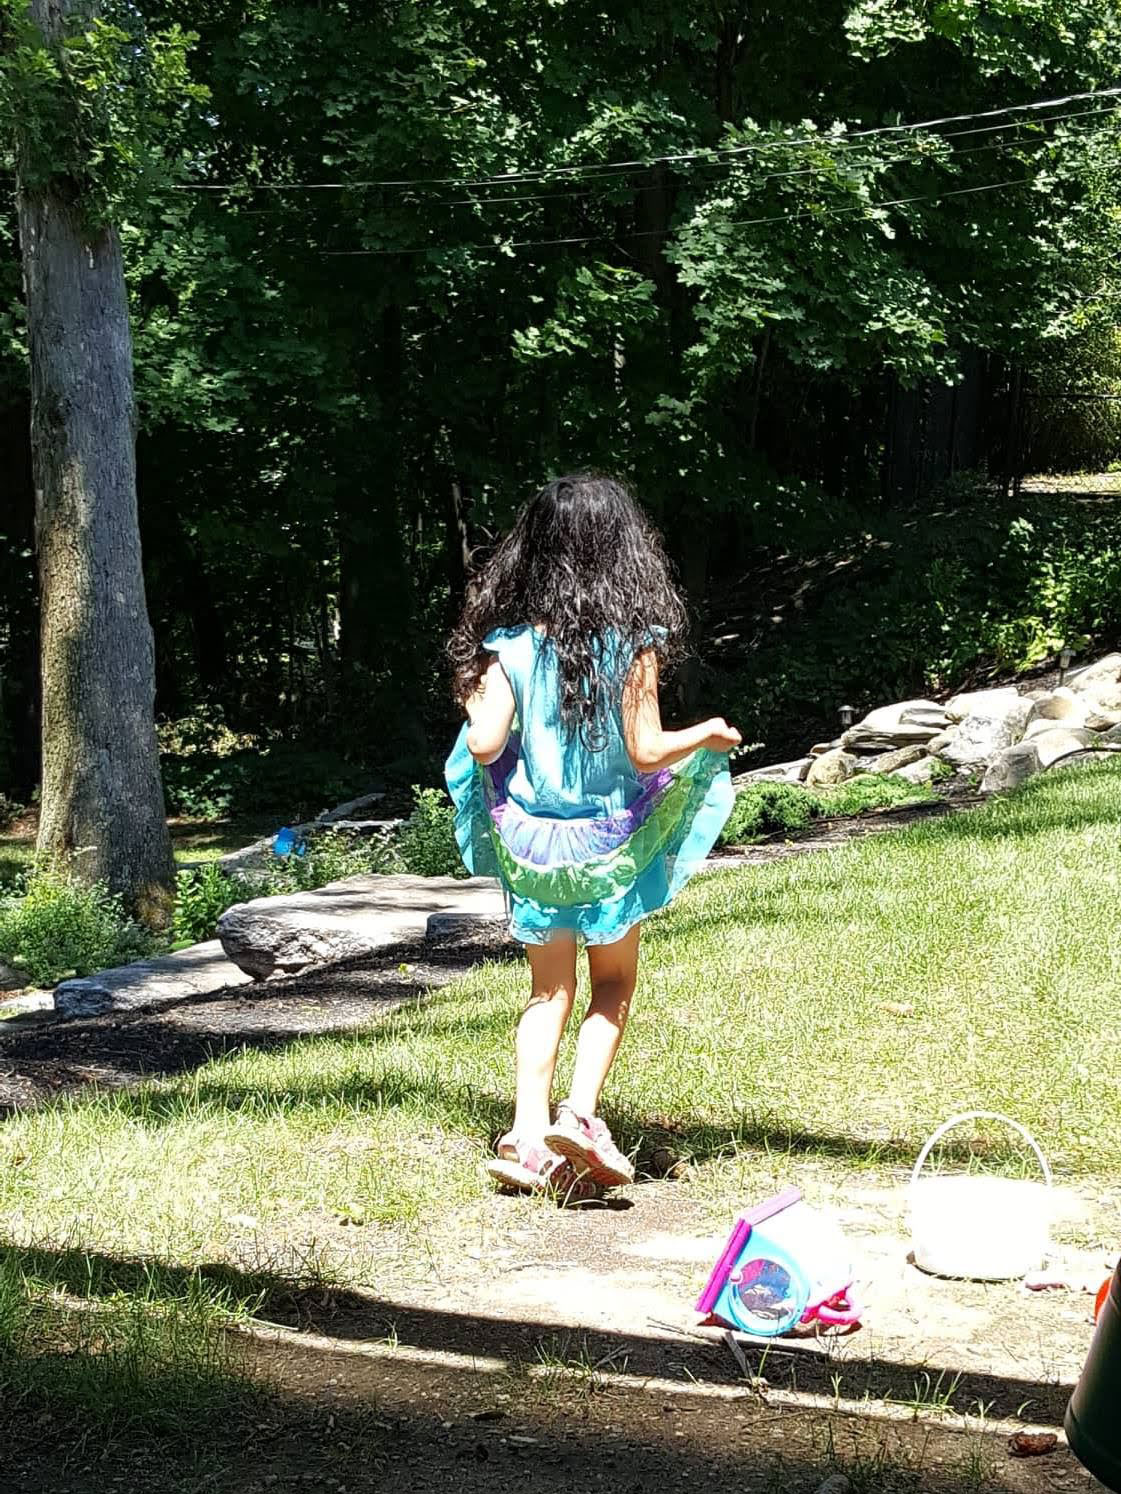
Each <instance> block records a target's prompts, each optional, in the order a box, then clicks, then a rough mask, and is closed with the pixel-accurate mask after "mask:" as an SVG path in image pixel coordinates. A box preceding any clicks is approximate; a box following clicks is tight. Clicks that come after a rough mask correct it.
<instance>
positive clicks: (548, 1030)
mask: <svg viewBox="0 0 1121 1494" xmlns="http://www.w3.org/2000/svg"><path fill="white" fill-rule="evenodd" d="M526 954H527V955H528V957H529V968H530V973H531V975H532V979H533V987H532V993H531V995H530V998H529V1005H528V1006H527V1007H526V1009H525V1011H524V1012H523V1013H522V1017H521V1021H520V1022H519V1023H518V1035H517V1040H516V1042H515V1055H516V1059H517V1098H516V1101H515V1108H514V1128H513V1129H514V1134H515V1135H517V1136H523V1137H527V1138H534V1137H539V1136H543V1135H544V1134H545V1131H546V1130H547V1128H548V1126H549V1122H550V1119H551V1112H550V1108H549V1102H550V1098H551V1096H552V1091H553V1074H554V1072H555V1071H556V1067H557V1053H558V1052H559V1050H560V1043H561V1038H562V1036H563V1035H564V1029H565V1026H566V1025H567V1023H568V1019H569V1017H570V1016H571V1015H572V1003H573V1001H574V1000H575V999H576V940H575V939H552V940H550V941H549V943H548V944H530V945H527V947H526Z"/></svg>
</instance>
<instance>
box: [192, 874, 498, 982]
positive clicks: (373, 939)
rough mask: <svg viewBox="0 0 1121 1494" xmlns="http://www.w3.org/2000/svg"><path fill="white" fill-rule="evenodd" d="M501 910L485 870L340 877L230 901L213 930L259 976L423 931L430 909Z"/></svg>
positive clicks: (484, 914) (483, 914) (407, 939)
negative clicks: (309, 888)
mask: <svg viewBox="0 0 1121 1494" xmlns="http://www.w3.org/2000/svg"><path fill="white" fill-rule="evenodd" d="M503 911H504V904H503V900H502V893H501V890H500V888H499V885H498V883H497V882H495V881H493V880H492V879H491V878H489V877H468V878H467V879H466V880H458V879H457V878H455V877H407V876H373V875H370V876H360V877H346V878H344V880H343V881H341V882H331V883H329V884H328V885H327V886H326V887H319V888H317V889H316V890H315V891H314V892H295V893H289V894H283V895H281V896H279V897H259V898H254V899H253V900H252V901H251V902H247V903H237V904H235V906H234V907H232V908H228V909H227V910H226V912H225V913H223V914H222V917H221V918H220V919H219V921H218V938H219V939H220V940H221V941H222V947H223V949H224V950H225V951H226V955H227V956H228V958H229V959H231V960H232V961H233V962H234V964H235V965H237V966H238V967H239V968H240V969H242V970H244V971H245V973H246V974H247V975H250V976H252V977H253V979H254V980H267V979H268V977H269V976H270V975H292V974H295V972H296V971H298V970H306V969H307V968H308V967H309V966H310V965H321V964H324V963H325V962H327V961H328V960H342V959H351V958H353V957H354V956H356V955H364V954H371V953H373V951H375V950H378V949H384V948H385V947H386V946H387V945H390V944H407V943H412V942H413V941H415V940H418V939H423V938H424V937H425V934H426V932H427V928H428V920H429V918H430V917H431V916H432V915H433V914H443V913H455V914H461V915H475V916H477V917H479V918H482V919H492V918H494V917H497V916H501V915H502V913H503Z"/></svg>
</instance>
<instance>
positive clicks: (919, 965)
mask: <svg viewBox="0 0 1121 1494" xmlns="http://www.w3.org/2000/svg"><path fill="white" fill-rule="evenodd" d="M1119 841H1121V766H1119V765H1117V764H1115V763H1113V762H1110V763H1108V764H1106V765H1102V766H1092V767H1079V768H1075V769H1069V770H1067V771H1064V772H1057V773H1055V774H1053V775H1050V776H1047V777H1043V778H1040V779H1037V780H1035V781H1034V782H1033V783H1031V784H1030V785H1029V786H1028V787H1027V788H1026V789H1024V790H1022V791H1021V792H1020V793H1018V794H1017V795H1015V796H1014V797H1011V798H1009V799H1006V800H1000V801H994V802H991V803H989V804H988V805H986V806H985V807H984V808H982V809H980V810H978V811H976V812H973V813H969V814H962V815H956V816H950V817H946V818H943V819H940V820H937V821H934V822H929V823H925V824H923V825H921V826H918V827H915V828H913V829H910V830H907V831H903V832H899V833H896V834H891V835H885V836H879V837H870V838H868V839H866V840H863V841H861V842H858V843H854V844H852V845H850V846H848V847H846V848H845V849H843V850H839V851H836V852H833V853H830V854H821V855H814V856H807V857H804V858H797V859H792V860H787V861H783V862H778V863H775V864H773V865H770V866H767V867H762V868H744V869H736V870H729V871H725V872H721V873H718V874H713V875H711V876H706V877H704V878H702V879H699V880H698V881H697V882H695V883H694V884H693V886H692V887H691V888H690V890H689V891H688V893H687V894H686V895H684V896H683V897H682V898H681V899H680V900H679V902H678V903H677V904H676V905H675V907H674V908H673V909H672V911H671V912H670V913H669V914H668V915H666V916H664V917H663V918H661V919H659V920H657V921H656V922H655V923H653V924H652V925H651V927H650V928H649V930H648V931H647V935H646V939H645V954H644V961H643V966H642V973H641V979H640V990H639V993H638V998H637V1001H636V1006H635V1015H634V1018H633V1022H632V1026H631V1030H630V1032H629V1034H628V1037H627V1041H626V1044H625V1046H624V1049H623V1053H622V1056H621V1058H620V1061H619V1064H618V1067H617V1070H616V1072H615V1074H614V1076H613V1079H612V1083H611V1088H610V1102H609V1112H608V1113H609V1118H610V1119H611V1121H612V1122H613V1124H614V1125H615V1127H616V1129H617V1132H618V1134H619V1136H620V1137H621V1139H622V1141H623V1143H624V1144H625V1145H626V1146H627V1147H630V1148H635V1149H637V1150H638V1153H639V1155H640V1158H641V1157H642V1156H643V1155H644V1154H645V1152H646V1150H647V1149H648V1148H649V1146H650V1144H651V1142H652V1141H659V1142H661V1141H666V1140H667V1139H668V1140H671V1141H672V1144H673V1145H674V1146H675V1147H676V1149H677V1150H679V1151H681V1152H685V1153H688V1154H689V1155H691V1156H692V1157H693V1158H694V1159H695V1161H696V1163H697V1166H696V1168H695V1170H694V1171H693V1172H692V1174H691V1175H690V1176H689V1178H687V1179H686V1180H685V1181H684V1182H683V1183H682V1185H681V1186H682V1187H684V1188H692V1189H696V1190H698V1192H699V1194H700V1196H702V1197H704V1198H705V1199H706V1200H707V1201H709V1202H710V1203H711V1205H712V1217H713V1222H714V1225H715V1226H716V1227H719V1225H720V1222H721V1220H723V1219H724V1218H726V1217H727V1213H728V1210H729V1208H732V1207H735V1206H738V1205H742V1204H743V1203H744V1202H745V1201H746V1199H748V1198H749V1197H751V1196H752V1195H753V1194H755V1193H758V1192H761V1191H762V1190H763V1189H765V1188H768V1187H770V1186H771V1185H772V1184H773V1182H774V1181H775V1180H776V1179H784V1180H789V1177H790V1174H791V1171H792V1170H795V1169H796V1168H797V1165H798V1163H797V1160H796V1159H797V1157H807V1156H808V1157H813V1158H817V1159H821V1162H822V1165H825V1166H827V1167H828V1168H830V1169H831V1170H832V1171H834V1172H835V1173H837V1174H838V1175H841V1176H843V1175H845V1174H850V1173H851V1172H852V1171H854V1170H857V1169H860V1170H864V1171H871V1172H873V1173H875V1172H876V1171H878V1170H882V1169H891V1170H892V1172H893V1175H897V1173H898V1169H899V1168H900V1167H902V1166H904V1165H906V1164H907V1163H908V1162H910V1161H911V1160H912V1159H913V1157H914V1155H915V1153H916V1152H917V1150H918V1147H919V1145H920V1143H921V1142H922V1140H923V1138H924V1137H925V1135H926V1134H927V1133H928V1132H929V1131H930V1130H932V1129H933V1127H934V1126H935V1125H936V1124H937V1123H938V1122H939V1121H941V1120H942V1119H944V1118H945V1117H946V1116H948V1115H949V1114H950V1113H951V1112H953V1111H955V1110H958V1109H972V1108H984V1109H996V1110H1002V1111H1007V1112H1009V1113H1010V1114H1012V1115H1013V1116H1015V1117H1017V1118H1018V1119H1020V1120H1021V1121H1023V1122H1025V1123H1026V1124H1027V1125H1028V1126H1029V1127H1031V1128H1032V1129H1033V1130H1034V1131H1035V1132H1036V1134H1037V1136H1038V1138H1039V1140H1040V1141H1041V1142H1042V1144H1043V1146H1044V1148H1045V1150H1046V1151H1047V1152H1048V1154H1049V1155H1050V1157H1051V1159H1052V1162H1053V1163H1054V1165H1055V1167H1056V1170H1057V1172H1058V1174H1059V1176H1060V1179H1062V1180H1065V1181H1067V1182H1072V1183H1074V1184H1076V1185H1083V1186H1087V1187H1093V1186H1094V1185H1095V1184H1097V1183H1099V1182H1103V1183H1104V1182H1109V1181H1113V1182H1116V1179H1117V1178H1118V1176H1119V1175H1121V1064H1119V1063H1118V1061H1117V1058H1116V1054H1117V1053H1118V1051H1119V1043H1121V1009H1119V1007H1118V1003H1117V996H1116V993H1117V987H1118V979H1119V976H1121V924H1119V922H1118V919H1117V916H1116V909H1117V893H1118V886H1117V883H1118V875H1119V870H1121V858H1119V856H1118V851H1119ZM525 990H526V976H525V971H524V967H522V966H521V965H520V964H518V963H512V964H506V965H485V966H481V967H479V968H477V969H476V970H475V971H473V972H472V973H471V974H470V975H469V976H467V977H466V978H465V979H463V980H462V981H460V982H458V983H457V984H456V985H454V986H452V987H449V988H445V989H444V990H441V991H440V992H439V993H437V994H434V995H433V996H432V997H430V998H429V999H427V1000H426V1001H425V1002H423V1003H422V1004H419V1005H416V1006H413V1007H410V1008H408V1009H405V1010H402V1011H401V1012H399V1013H398V1014H396V1015H395V1016H393V1017H391V1018H389V1019H388V1020H385V1021H383V1022H382V1023H380V1024H379V1025H377V1026H374V1027H372V1028H371V1029H370V1030H369V1031H368V1032H366V1033H362V1034H358V1035H353V1034H352V1035H348V1036H345V1037H340V1038H322V1039H315V1040H300V1041H293V1042H292V1043H290V1044H289V1045H287V1046H286V1047H284V1048H281V1049H278V1050H274V1051H272V1052H270V1053H261V1052H256V1051H249V1050H247V1051H245V1052H243V1053H241V1054H239V1055H233V1056H229V1057H226V1058H224V1059H220V1060H216V1061H214V1062H211V1063H209V1064H207V1065H205V1066H204V1067H203V1068H201V1069H199V1070H198V1071H196V1072H193V1073H191V1074H189V1075H186V1076H184V1077H181V1078H178V1079H174V1080H169V1081H165V1082H159V1083H152V1084H150V1085H148V1086H146V1087H144V1088H142V1089H139V1090H136V1091H133V1092H130V1093H120V1094H115V1095H92V1094H91V1095H88V1096H84V1097H81V1098H76V1099H67V1100H63V1101H60V1102H59V1103H57V1104H55V1105H52V1106H49V1107H47V1108H45V1109H43V1110H40V1111H37V1112H34V1113H30V1114H22V1115H15V1116H12V1117H10V1118H9V1119H7V1120H6V1121H5V1122H4V1123H3V1125H2V1126H0V1239H6V1240H8V1241H10V1242H12V1243H13V1244H17V1245H19V1246H21V1247H24V1248H26V1247H30V1246H34V1245H43V1244H53V1245H54V1246H56V1247H57V1246H60V1245H61V1246H65V1247H66V1248H67V1250H69V1251H71V1252H77V1254H76V1256H75V1255H73V1254H72V1255H70V1256H68V1257H67V1259H68V1260H70V1261H73V1260H75V1259H78V1260H81V1259H82V1258H83V1257H84V1253H85V1252H90V1253H93V1254H95V1255H97V1256H99V1257H104V1256H108V1257H124V1258H131V1259H133V1260H135V1259H137V1258H149V1259H151V1260H154V1261H155V1262H157V1263H159V1266H158V1268H154V1269H155V1272H156V1274H155V1276H153V1277H151V1278H150V1283H151V1282H153V1281H154V1282H155V1283H156V1286H155V1287H151V1290H154V1291H156V1292H157V1295H158V1292H159V1290H163V1288H160V1287H159V1282H160V1281H161V1280H164V1281H165V1287H166V1291H167V1292H168V1293H170V1294H171V1295H173V1296H174V1295H175V1294H176V1293H179V1294H180V1295H181V1294H182V1291H183V1285H182V1284H183V1281H184V1280H185V1279H186V1278H184V1276H183V1274H182V1273H183V1270H184V1269H186V1270H187V1271H188V1272H189V1271H190V1269H191V1268H193V1267H195V1266H197V1265H200V1264H201V1263H204V1262H215V1261H218V1262H221V1261H228V1262H237V1263H239V1264H240V1265H241V1266H242V1267H246V1268H254V1267H259V1268H261V1269H268V1270H270V1271H274V1272H279V1273H280V1274H282V1275H287V1276H291V1277H294V1278H302V1279H309V1278H311V1279H315V1278H317V1277H318V1278H322V1277H329V1278H332V1279H340V1278H341V1279H346V1278H347V1277H350V1278H352V1279H366V1280H369V1279H371V1278H373V1279H376V1275H377V1269H378V1263H379V1262H384V1261H387V1260H389V1259H391V1258H392V1257H394V1256H398V1257H401V1258H405V1257H407V1256H408V1255H409V1254H410V1253H412V1254H414V1255H415V1254H416V1253H417V1252H418V1250H419V1249H420V1245H421V1243H422V1242H425V1243H426V1246H427V1249H428V1250H431V1249H434V1248H437V1246H438V1242H439V1240H440V1239H441V1238H445V1237H447V1236H448V1235H449V1232H453V1231H454V1230H455V1228H456V1225H457V1221H458V1220H460V1219H461V1218H462V1217H465V1216H466V1214H467V1213H470V1211H471V1210H472V1209H476V1210H477V1208H478V1207H479V1204H480V1201H481V1200H482V1199H484V1197H485V1194H486V1190H487V1184H486V1182H485V1181H484V1179H483V1177H482V1175H481V1168H480V1163H481V1161H482V1158H483V1156H484V1155H485V1153H486V1150H487V1148H488V1146H489V1144H490V1142H491V1139H492V1137H493V1136H494V1134H495V1133H496V1132H497V1131H498V1130H499V1129H500V1128H502V1127H503V1126H504V1125H505V1123H506V1122H507V1119H508V1105H509V1096H510V1088H511V1077H512V1065H511V1056H510V1044H511V1032H512V1028H513V1025H514V1022H515V1020H516V1017H517V1014H518V1012H519V1010H520V1006H521V1003H522V1001H523V999H524V996H525ZM893 1007H894V1008H903V1009H909V1011H910V1014H909V1015H901V1014H900V1012H899V1011H898V1010H891V1008H893ZM570 1057H571V1054H570V1051H569V1052H568V1053H567V1054H566V1059H565V1062H566V1064H567V1062H569V1061H570ZM564 1077H565V1075H564V1073H563V1072H562V1075H561V1079H560V1083H561V1084H562V1085H563V1083H564ZM532 1206H533V1205H532V1204H530V1205H526V1207H532ZM347 1218H349V1219H352V1220H355V1221H358V1222H360V1223H362V1224H364V1226H365V1228H364V1229H362V1230H361V1232H360V1236H361V1246H360V1248H357V1249H356V1247H355V1246H354V1245H353V1244H350V1245H348V1248H347V1251H346V1252H345V1253H340V1252H337V1251H336V1249H335V1244H334V1241H335V1240H336V1239H337V1236H338V1230H337V1227H336V1226H337V1223H338V1221H339V1220H340V1219H347ZM350 1236H351V1237H354V1236H355V1232H354V1231H351V1232H350ZM50 1259H52V1260H53V1259H56V1257H54V1256H52V1257H50ZM36 1269H37V1270H40V1271H41V1272H42V1271H47V1275H48V1277H49V1270H48V1268H47V1267H46V1266H44V1265H42V1263H41V1262H40V1265H39V1266H37V1267H36ZM67 1269H72V1267H68V1268H67ZM161 1271H162V1272H163V1273H164V1276H163V1277H161V1276H160V1272H161ZM168 1273H170V1274H168ZM37 1279H39V1280H45V1279H47V1278H44V1277H42V1276H40V1277H39V1278H37ZM167 1283H171V1284H170V1285H168V1284H167ZM173 1288H174V1290H173ZM3 1290H4V1287H3V1276H2V1274H0V1298H2V1295H3ZM177 1300H178V1299H177ZM226 1306H228V1304H226ZM226 1306H222V1304H218V1306H217V1307H216V1309H215V1310H219V1308H221V1310H223V1311H224V1310H226ZM4 1322H5V1319H4V1312H3V1305H2V1302H0V1340H2V1339H3V1335H4V1332H5V1331H6V1330H5V1328H4ZM0 1347H2V1344H0ZM2 1358H3V1356H2V1354H0V1360H2ZM0 1378H2V1377H0Z"/></svg>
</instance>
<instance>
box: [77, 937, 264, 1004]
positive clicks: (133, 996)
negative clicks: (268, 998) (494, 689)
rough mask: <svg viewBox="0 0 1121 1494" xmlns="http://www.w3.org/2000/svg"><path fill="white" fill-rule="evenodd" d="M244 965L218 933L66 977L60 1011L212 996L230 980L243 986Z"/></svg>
mask: <svg viewBox="0 0 1121 1494" xmlns="http://www.w3.org/2000/svg"><path fill="white" fill-rule="evenodd" d="M248 980H249V976H247V975H246V974H245V972H244V971H242V970H239V969H238V967H237V966H236V965H231V964H230V962H229V960H228V959H227V958H226V956H225V953H224V952H223V950H222V946H221V944H219V942H218V940H217V939H211V940H209V941H208V942H207V943H206V944H194V945H192V946H191V948H190V949H180V950H178V951H177V952H176V953H175V954H169V955H160V956H159V958H158V959H154V960H137V961H135V962H134V963H133V964H131V965H120V966H118V968H117V969H115V970H102V971H100V972H99V973H98V974H97V975H85V976H82V977H80V978H78V979H75V980H64V981H63V982H62V984H61V985H58V986H56V987H55V992H54V1006H55V1011H56V1012H58V1013H59V1015H60V1016H63V1017H96V1016H99V1015H100V1014H101V1013H102V1012H108V1011H123V1012H128V1011H135V1010H137V1008H139V1007H146V1006H167V1005H168V1004H169V1003H171V1002H175V1001H183V1000H185V999H187V998H189V997H192V996H209V995H210V993H211V992H212V991H221V990H222V989H223V988H224V987H225V986H243V985H245V983H246V982H247V981H248Z"/></svg>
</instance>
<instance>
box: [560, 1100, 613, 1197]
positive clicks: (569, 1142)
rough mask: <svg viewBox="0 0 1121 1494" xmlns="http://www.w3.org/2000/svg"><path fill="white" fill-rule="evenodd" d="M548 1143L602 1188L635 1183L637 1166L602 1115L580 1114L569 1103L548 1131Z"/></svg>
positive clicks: (578, 1170)
mask: <svg viewBox="0 0 1121 1494" xmlns="http://www.w3.org/2000/svg"><path fill="white" fill-rule="evenodd" d="M544 1144H545V1146H547V1147H548V1148H549V1150H550V1152H559V1153H560V1155H561V1156H562V1157H563V1158H564V1159H565V1161H567V1162H570V1163H571V1164H572V1166H573V1167H574V1168H575V1170H576V1171H577V1172H578V1173H580V1174H582V1175H584V1176H586V1177H588V1178H590V1179H591V1181H592V1182H593V1183H596V1184H597V1185H598V1186H599V1187H600V1188H618V1187H621V1186H625V1185H626V1184H627V1183H633V1182H634V1166H633V1164H632V1163H631V1161H630V1159H629V1158H627V1157H624V1155H623V1153H622V1152H621V1151H620V1150H619V1148H618V1147H617V1146H616V1145H615V1142H614V1140H613V1139H612V1136H611V1132H610V1131H609V1130H608V1129H607V1126H606V1124H605V1123H604V1122H603V1121H602V1120H600V1118H599V1116H598V1115H577V1113H576V1111H575V1110H573V1108H572V1106H571V1105H570V1104H569V1102H568V1101H567V1100H564V1101H562V1102H561V1104H560V1106H559V1107H558V1109H557V1119H556V1124H555V1125H552V1126H550V1127H549V1129H548V1130H547V1131H546V1132H545V1142H544Z"/></svg>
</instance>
